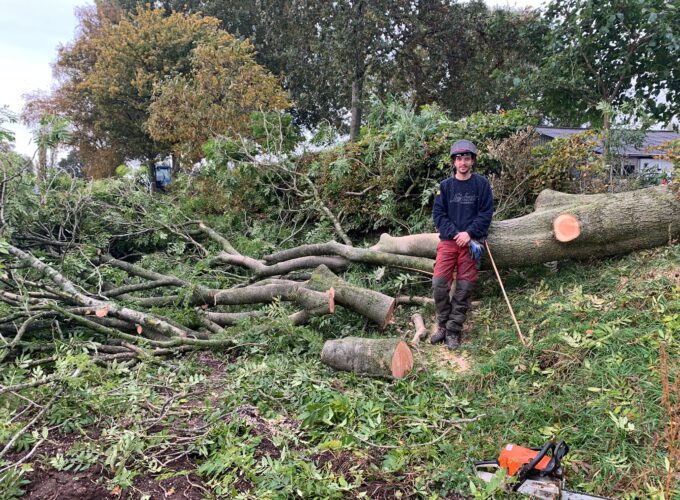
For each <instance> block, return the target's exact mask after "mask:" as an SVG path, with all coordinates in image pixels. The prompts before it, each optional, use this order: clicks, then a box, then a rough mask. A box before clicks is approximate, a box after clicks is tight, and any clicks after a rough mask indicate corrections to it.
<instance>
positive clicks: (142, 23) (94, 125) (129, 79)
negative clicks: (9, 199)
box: [32, 2, 285, 177]
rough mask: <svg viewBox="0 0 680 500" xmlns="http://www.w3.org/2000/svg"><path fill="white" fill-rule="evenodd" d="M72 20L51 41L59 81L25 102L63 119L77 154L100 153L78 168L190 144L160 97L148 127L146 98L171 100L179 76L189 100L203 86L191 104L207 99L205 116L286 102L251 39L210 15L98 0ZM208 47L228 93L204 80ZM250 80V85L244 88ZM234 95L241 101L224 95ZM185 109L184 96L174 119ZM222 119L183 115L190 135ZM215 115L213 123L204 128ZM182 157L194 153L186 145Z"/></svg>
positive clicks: (149, 156) (202, 133) (199, 135)
mask: <svg viewBox="0 0 680 500" xmlns="http://www.w3.org/2000/svg"><path fill="white" fill-rule="evenodd" d="M80 20H81V23H80V28H79V32H78V36H77V38H76V40H75V41H74V42H73V43H72V44H71V45H69V46H66V47H62V48H61V49H60V51H59V58H58V60H57V63H56V68H55V71H56V73H57V75H58V76H59V79H60V84H59V87H58V88H57V90H56V92H55V93H54V94H52V95H51V96H49V97H48V98H46V99H41V100H38V102H37V103H33V104H32V106H33V108H34V109H42V110H45V109H49V110H54V111H55V112H57V113H58V114H60V115H63V116H67V117H69V118H71V119H72V121H73V122H74V124H75V126H76V131H77V134H76V137H75V139H76V144H77V147H78V148H79V150H80V153H81V158H82V159H83V161H84V162H85V164H86V165H87V163H88V158H89V157H90V156H91V155H95V154H96V155H97V156H98V157H99V159H100V162H99V165H97V169H96V170H95V171H92V170H91V169H90V168H89V167H88V168H86V175H94V176H96V177H102V176H105V175H110V174H111V173H112V172H113V170H114V169H115V168H116V166H117V165H119V164H120V163H121V162H122V161H123V160H127V159H140V160H143V161H154V160H155V159H157V158H159V157H165V156H168V155H169V154H170V153H171V152H173V151H177V150H182V151H185V150H187V151H188V150H190V152H191V153H194V152H195V144H194V145H193V146H192V147H193V149H192V148H189V146H187V144H186V143H187V140H188V139H187V137H186V134H184V135H182V133H180V132H179V131H180V127H179V126H178V122H177V121H176V120H173V119H172V114H171V113H169V112H167V111H166V110H163V109H162V104H157V105H156V106H155V107H154V112H155V117H156V120H155V121H154V126H153V130H154V131H155V133H156V135H153V134H152V133H150V129H149V118H150V116H151V114H150V113H151V105H152V104H153V103H154V101H156V100H159V101H161V102H164V103H165V104H166V105H169V104H171V103H173V98H177V97H178V95H177V90H178V88H177V86H178V85H187V86H188V87H187V89H186V95H185V96H184V97H187V98H189V97H191V98H193V99H194V100H193V102H192V103H191V104H192V105H196V104H197V99H198V97H199V96H198V95H197V93H198V94H200V92H203V91H207V90H210V92H212V93H211V94H210V96H209V97H207V98H206V99H204V101H203V103H204V104H206V106H207V103H208V102H210V105H209V107H208V108H206V106H203V107H198V108H195V109H196V110H197V111H199V112H201V111H205V110H206V109H210V113H211V116H212V117H214V116H216V115H217V114H219V113H220V112H224V113H225V114H226V115H227V116H228V117H229V118H231V119H233V118H234V117H236V116H241V115H244V116H247V115H248V114H249V112H250V111H251V110H253V109H256V108H257V107H261V106H268V105H269V104H272V105H273V106H275V109H280V107H282V106H284V105H285V97H284V96H283V94H282V93H281V90H280V89H278V88H276V85H275V81H274V80H273V79H272V78H271V76H269V75H268V74H267V73H266V72H265V71H263V70H262V68H259V67H258V66H257V65H256V64H255V63H254V62H253V60H252V50H251V48H250V46H249V45H248V44H246V43H244V42H240V41H237V40H235V39H234V38H233V37H232V36H230V35H229V34H228V33H226V32H225V31H223V30H221V29H220V28H219V21H218V20H217V19H214V18H210V17H203V16H201V15H199V14H191V15H188V14H183V13H171V14H170V15H165V11H164V10H161V9H156V10H154V9H149V8H142V9H141V10H140V11H139V12H138V13H136V14H129V15H124V14H123V11H122V10H121V9H120V8H119V7H116V5H114V4H111V3H110V2H100V3H97V4H96V5H95V6H93V7H90V8H85V9H83V10H81V11H80ZM210 51H212V53H211V52H210ZM207 57H217V58H218V59H214V60H212V61H211V63H212V64H215V63H216V62H217V63H218V65H217V69H215V71H218V69H219V71H221V72H222V73H219V72H218V73H214V74H211V75H209V77H210V78H213V79H216V78H218V77H224V76H226V75H227V74H229V82H230V83H231V84H235V85H236V86H237V87H238V89H239V90H238V92H237V93H234V94H233V95H232V94H229V93H228V92H227V87H221V88H218V87H219V85H217V86H216V85H213V86H212V88H210V89H207V88H206V82H205V81H204V80H205V78H208V75H207V74H206V71H207V69H206V66H207V65H206V58H207ZM194 64H196V66H194ZM194 77H196V80H194ZM203 77H205V78H203ZM202 78H203V80H202ZM249 83H250V85H251V94H248V93H246V92H243V88H245V87H247V86H248V84H249ZM164 92H165V93H166V94H165V95H164ZM168 93H169V95H168ZM234 98H238V99H241V98H242V99H246V101H244V102H232V101H231V100H232V99H234ZM226 106H232V109H226ZM187 109H188V107H187V106H186V103H184V108H183V110H184V114H183V115H182V118H183V119H189V116H188V115H187V113H186V111H187ZM225 123H226V122H225V121H222V122H221V123H217V122H216V121H215V120H208V122H207V123H205V122H202V121H201V120H197V119H195V118H192V119H191V125H192V126H194V127H197V128H196V129H195V135H196V138H195V142H197V141H199V140H201V139H203V138H206V137H207V136H209V135H210V134H219V133H224V132H228V131H230V129H228V128H225V127H224V125H225ZM218 125H219V126H220V127H221V128H210V127H216V126H218ZM166 126H167V127H169V128H168V129H166V128H165V127H166ZM179 143H182V146H181V147H180V146H178V144H179ZM187 148H188V149H187ZM189 157H190V158H191V159H194V158H195V154H190V155H189Z"/></svg>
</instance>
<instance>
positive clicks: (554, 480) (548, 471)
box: [474, 441, 604, 500]
mask: <svg viewBox="0 0 680 500" xmlns="http://www.w3.org/2000/svg"><path fill="white" fill-rule="evenodd" d="M568 451H569V446H567V444H566V443H565V442H564V441H559V442H557V443H555V442H554V441H548V442H547V443H545V444H544V445H543V447H541V448H525V447H523V446H518V445H516V444H508V445H505V446H504V447H503V449H502V450H501V453H500V455H499V456H498V458H497V459H495V460H482V461H479V462H475V463H474V467H475V473H476V474H477V477H479V478H481V479H483V480H484V481H487V482H489V481H490V480H491V478H492V477H493V473H492V472H489V470H494V469H501V468H502V469H505V470H506V472H507V474H508V476H511V477H516V478H517V481H516V482H514V483H513V484H512V491H517V492H518V493H524V494H526V495H529V496H532V497H536V498H543V499H561V500H591V499H601V498H604V497H597V496H592V495H586V494H583V493H576V492H574V491H568V490H565V489H564V469H563V468H562V458H564V456H565V455H566V454H567V452H568Z"/></svg>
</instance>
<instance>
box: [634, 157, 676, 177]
mask: <svg viewBox="0 0 680 500" xmlns="http://www.w3.org/2000/svg"><path fill="white" fill-rule="evenodd" d="M637 171H638V173H641V174H642V173H645V172H648V173H650V174H661V173H666V174H670V173H672V172H673V164H672V163H671V162H669V161H666V160H655V159H654V158H639V159H638V167H637Z"/></svg>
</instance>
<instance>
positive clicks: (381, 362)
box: [321, 337, 413, 378]
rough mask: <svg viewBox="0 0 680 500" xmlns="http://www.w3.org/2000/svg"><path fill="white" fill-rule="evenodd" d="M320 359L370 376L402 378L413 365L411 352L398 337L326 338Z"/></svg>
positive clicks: (331, 365) (334, 366) (329, 364)
mask: <svg viewBox="0 0 680 500" xmlns="http://www.w3.org/2000/svg"><path fill="white" fill-rule="evenodd" d="M321 362H322V363H324V364H326V365H328V366H330V367H332V368H335V369H336V370H343V371H347V372H354V373H358V374H361V375H370V376H373V377H386V378H402V377H405V376H406V375H407V374H408V373H409V372H410V371H411V369H412V368H413V354H412V353H411V350H410V349H409V348H408V345H406V342H404V341H403V340H400V339H366V338H360V337H346V338H344V339H337V340H327V341H326V343H325V344H324V346H323V349H322V351H321Z"/></svg>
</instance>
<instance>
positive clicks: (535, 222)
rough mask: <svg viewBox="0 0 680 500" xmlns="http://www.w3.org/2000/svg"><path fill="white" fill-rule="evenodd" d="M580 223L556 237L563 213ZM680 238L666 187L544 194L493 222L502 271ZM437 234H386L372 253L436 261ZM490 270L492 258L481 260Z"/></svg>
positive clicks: (678, 208)
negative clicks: (531, 207)
mask: <svg viewBox="0 0 680 500" xmlns="http://www.w3.org/2000/svg"><path fill="white" fill-rule="evenodd" d="M565 214H568V215H572V216H574V217H575V218H576V220H578V223H579V226H580V233H579V235H578V236H577V237H576V238H574V239H572V240H571V241H568V242H560V241H558V240H557V239H556V238H555V229H554V227H553V224H554V222H555V219H557V218H558V217H559V216H560V215H565ZM679 236H680V200H679V199H678V198H677V194H676V193H675V192H674V191H673V190H671V189H669V188H668V187H666V186H657V187H651V188H646V189H640V190H637V191H629V192H623V193H615V194H596V195H568V194H564V193H558V192H555V191H544V192H543V193H541V195H540V196H539V198H538V199H537V201H536V210H535V211H534V212H533V213H531V214H528V215H525V216H524V217H518V218H516V219H508V220H504V221H499V222H492V223H491V228H490V230H489V239H488V243H489V246H490V247H491V250H492V252H493V254H494V259H495V260H496V265H497V266H498V267H504V268H509V267H521V266H529V265H534V264H539V263H542V262H550V261H554V260H564V259H584V258H588V257H606V256H610V255H616V254H624V253H628V252H632V251H635V250H642V249H645V248H654V247H657V246H661V245H664V244H666V243H668V242H669V241H671V240H673V239H675V238H678V237H679ZM438 243H439V235H438V234H437V233H429V234H416V235H411V236H402V237H392V236H390V235H387V234H383V235H382V236H381V237H380V241H379V243H378V244H376V245H374V246H373V247H371V249H372V250H375V251H381V252H390V253H396V254H406V255H412V256H419V257H430V258H432V257H434V256H435V254H436V250H437V244H438ZM482 266H483V267H489V262H488V256H485V258H484V260H483V261H482Z"/></svg>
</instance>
